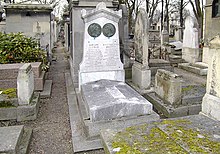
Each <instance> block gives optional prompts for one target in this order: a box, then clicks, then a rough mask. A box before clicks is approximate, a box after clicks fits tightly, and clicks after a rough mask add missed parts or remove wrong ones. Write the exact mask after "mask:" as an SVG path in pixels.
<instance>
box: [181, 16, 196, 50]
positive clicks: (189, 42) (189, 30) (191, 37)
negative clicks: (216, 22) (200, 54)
mask: <svg viewBox="0 0 220 154" xmlns="http://www.w3.org/2000/svg"><path fill="white" fill-rule="evenodd" d="M193 26H194V21H193V18H192V17H191V16H188V17H187V18H186V20H185V30H184V35H183V47H188V48H199V39H198V30H197V29H196V28H194V27H193Z"/></svg>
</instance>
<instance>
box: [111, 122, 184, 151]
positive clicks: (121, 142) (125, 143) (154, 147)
mask: <svg viewBox="0 0 220 154" xmlns="http://www.w3.org/2000/svg"><path fill="white" fill-rule="evenodd" d="M113 140H114V141H113V142H112V147H113V148H120V151H119V152H117V154H128V153H132V154H142V153H146V154H148V153H149V154H151V153H158V150H159V149H160V150H163V151H160V152H165V153H171V154H172V153H173V154H174V153H179V154H185V153H187V152H186V151H185V150H184V149H183V148H181V147H180V146H179V145H178V144H176V143H175V142H173V140H171V139H170V138H169V137H168V136H167V135H166V134H165V133H164V132H162V131H161V130H160V129H159V128H156V127H153V128H151V129H148V128H147V125H140V126H134V127H129V128H127V129H126V130H125V131H122V132H119V133H117V134H116V135H115V136H114V139H113Z"/></svg>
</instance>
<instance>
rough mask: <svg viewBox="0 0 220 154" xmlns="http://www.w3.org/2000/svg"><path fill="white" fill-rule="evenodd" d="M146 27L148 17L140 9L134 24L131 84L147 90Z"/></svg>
mask: <svg viewBox="0 0 220 154" xmlns="http://www.w3.org/2000/svg"><path fill="white" fill-rule="evenodd" d="M148 27H149V26H148V15H147V13H146V11H145V10H144V9H140V11H139V12H138V15H137V18H136V22H135V33H134V39H135V40H134V49H135V63H134V64H133V66H132V82H133V83H134V84H135V85H136V86H138V87H139V88H140V89H148V88H149V87H150V81H151V71H150V69H149V63H148V58H149V57H148V53H149V52H148V43H149V37H148V35H149V34H148Z"/></svg>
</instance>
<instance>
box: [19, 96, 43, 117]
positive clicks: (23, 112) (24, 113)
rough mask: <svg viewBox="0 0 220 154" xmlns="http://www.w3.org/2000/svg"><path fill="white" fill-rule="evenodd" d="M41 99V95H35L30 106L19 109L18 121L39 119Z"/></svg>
mask: <svg viewBox="0 0 220 154" xmlns="http://www.w3.org/2000/svg"><path fill="white" fill-rule="evenodd" d="M39 98H40V94H39V93H35V94H34V96H33V98H32V100H31V103H30V104H28V105H23V106H18V107H17V121H26V120H35V119H36V118H37V113H38V110H39V106H40V102H39Z"/></svg>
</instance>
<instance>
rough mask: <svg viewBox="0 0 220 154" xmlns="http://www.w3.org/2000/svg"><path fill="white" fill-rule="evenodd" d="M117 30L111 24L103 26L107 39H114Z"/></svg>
mask: <svg viewBox="0 0 220 154" xmlns="http://www.w3.org/2000/svg"><path fill="white" fill-rule="evenodd" d="M115 32H116V29H115V26H114V25H113V24H111V23H107V24H105V25H104V26H103V35H105V36H106V37H112V36H113V35H115Z"/></svg>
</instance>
